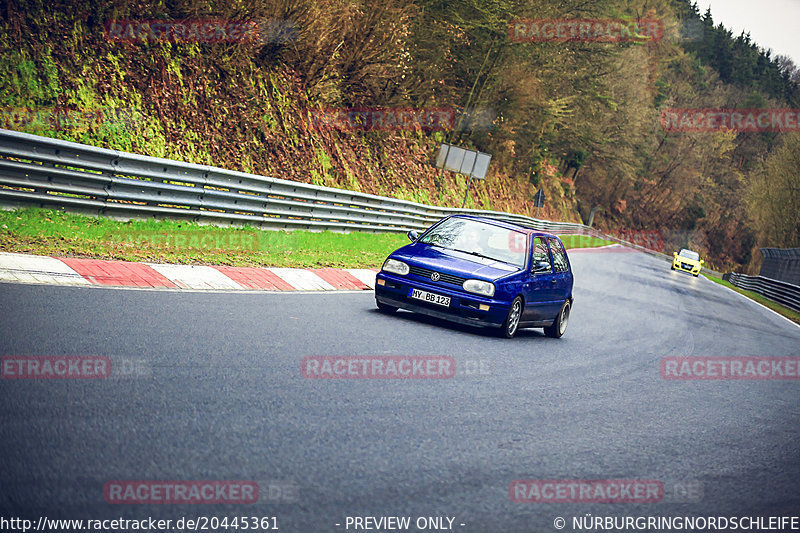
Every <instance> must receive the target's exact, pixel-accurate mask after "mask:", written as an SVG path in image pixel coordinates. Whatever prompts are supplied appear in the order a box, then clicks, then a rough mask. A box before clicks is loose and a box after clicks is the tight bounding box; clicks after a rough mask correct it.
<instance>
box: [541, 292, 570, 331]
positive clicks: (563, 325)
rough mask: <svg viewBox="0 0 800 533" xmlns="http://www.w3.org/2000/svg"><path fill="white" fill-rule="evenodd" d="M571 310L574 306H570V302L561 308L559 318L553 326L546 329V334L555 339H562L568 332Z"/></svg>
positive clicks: (566, 302)
mask: <svg viewBox="0 0 800 533" xmlns="http://www.w3.org/2000/svg"><path fill="white" fill-rule="evenodd" d="M571 308H572V306H571V305H570V303H569V300H567V301H565V302H564V305H562V306H561V311H559V312H558V316H557V317H556V319H555V320H554V321H553V324H552V325H550V326H546V327H545V328H544V334H545V335H547V336H548V337H552V338H554V339H559V338H561V336H562V335H563V334H564V332H565V331H567V324H568V323H569V312H570V310H571Z"/></svg>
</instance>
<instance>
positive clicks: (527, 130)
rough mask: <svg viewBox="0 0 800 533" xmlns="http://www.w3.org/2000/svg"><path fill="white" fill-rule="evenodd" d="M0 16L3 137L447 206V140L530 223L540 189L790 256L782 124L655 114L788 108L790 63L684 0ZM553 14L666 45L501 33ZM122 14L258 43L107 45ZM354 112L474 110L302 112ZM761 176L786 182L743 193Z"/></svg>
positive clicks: (195, 5) (565, 215) (732, 256)
mask: <svg viewBox="0 0 800 533" xmlns="http://www.w3.org/2000/svg"><path fill="white" fill-rule="evenodd" d="M645 6H646V9H647V10H646V11H645ZM0 13H2V17H3V19H2V25H3V31H2V34H1V35H2V37H0V69H2V72H3V76H2V78H1V79H0V107H2V108H3V109H4V116H3V119H4V123H5V125H6V126H7V127H13V128H14V129H19V130H22V131H27V132H31V133H38V134H42V135H50V136H56V137H61V138H66V139H71V140H76V141H80V142H86V143H89V144H94V145H98V146H105V147H111V148H117V149H122V150H127V151H133V152H138V153H144V154H148V155H155V156H162V157H169V158H173V159H180V160H187V161H193V162H201V163H208V164H214V165H216V166H221V167H226V168H232V169H236V170H243V171H247V172H255V173H259V174H266V175H270V176H275V177H280V178H285V179H292V180H298V181H303V182H313V183H317V184H324V185H329V186H334V187H343V188H348V189H355V190H361V191H365V192H371V193H376V194H384V195H390V196H395V197H400V198H404V199H410V200H416V201H421V202H426V203H433V204H439V205H461V201H462V198H463V194H464V189H465V186H466V183H465V180H464V178H463V177H461V176H457V175H454V174H452V173H449V172H446V173H445V174H444V176H443V178H442V179H441V181H440V180H439V175H440V173H439V171H438V170H437V169H435V168H434V167H433V165H432V162H433V159H434V157H435V155H436V151H437V149H438V146H439V144H440V143H441V142H443V141H450V142H453V143H455V144H458V145H462V146H466V147H470V148H476V149H479V150H482V151H485V152H488V153H491V154H492V157H493V159H492V164H491V167H490V172H489V177H488V179H487V180H486V181H485V182H477V183H475V184H474V185H473V191H472V194H471V196H470V200H469V202H468V206H470V207H478V208H487V209H496V210H505V211H514V212H519V213H525V214H534V213H535V208H534V207H533V205H532V198H533V195H534V194H535V192H536V190H537V189H538V188H539V187H542V188H543V189H544V191H545V194H546V196H547V199H548V201H547V203H546V205H545V208H544V209H543V210H542V211H541V212H540V216H541V217H546V218H550V219H553V220H569V221H578V220H580V219H581V218H587V217H588V214H589V211H590V210H591V209H592V208H593V207H598V209H597V210H596V213H597V215H596V217H595V222H596V224H597V225H599V226H600V227H602V228H603V229H606V230H609V231H612V232H613V231H626V232H630V231H632V230H633V231H636V230H647V231H652V230H657V231H660V232H661V233H662V234H663V235H664V236H665V237H666V240H667V243H666V246H668V247H669V246H681V245H691V246H695V247H697V248H699V249H700V250H701V251H702V252H703V253H704V254H707V255H708V256H709V257H710V259H711V264H712V265H714V266H717V267H722V266H725V265H732V264H737V263H738V264H748V263H750V262H751V260H752V258H753V254H752V252H753V249H754V247H756V246H759V245H770V244H776V243H777V240H781V243H780V244H779V245H784V246H785V245H792V243H795V244H794V245H800V243H798V242H797V239H798V234H800V228H794V229H793V230H791V231H793V232H794V233H793V234H790V235H788V236H787V235H785V229H780V230H777V229H775V228H776V227H778V226H777V225H776V224H775V220H773V219H774V213H775V212H776V210H775V209H774V208H773V207H774V204H776V203H778V204H781V205H784V206H786V205H788V206H789V208H788V209H789V212H791V210H792V209H793V206H795V205H797V204H796V203H794V204H793V203H792V201H793V200H792V198H794V197H791V194H794V193H792V192H791V191H792V190H795V189H793V187H795V185H794V184H796V181H795V182H793V181H792V179H793V178H792V174H791V172H790V176H789V178H788V181H787V184H786V185H785V187H786V191H785V192H782V191H783V189H782V188H783V187H784V185H782V184H777V185H776V184H774V183H773V181H774V174H773V173H772V172H771V171H770V170H769V169H771V168H773V169H774V168H788V167H789V166H790V165H789V164H788V163H787V161H791V158H792V157H794V156H795V155H796V154H795V151H796V146H797V143H791V142H787V139H789V138H790V136H789V134H785V133H780V134H778V133H738V134H737V133H736V132H725V133H720V132H713V133H686V132H665V131H664V129H663V128H662V127H661V124H660V112H661V111H662V110H663V109H665V108H680V107H694V108H699V107H789V106H792V105H794V106H797V103H798V90H797V85H796V84H795V83H794V82H793V81H791V79H790V78H791V73H792V72H793V67H792V66H791V65H790V64H789V65H787V64H786V63H785V62H783V63H780V64H779V62H778V61H775V60H773V59H772V58H770V57H769V55H768V54H765V53H764V52H763V51H762V50H760V49H759V48H758V47H757V45H755V44H754V43H751V42H750V41H749V38H745V37H741V38H734V37H733V36H731V35H730V34H729V33H726V30H724V28H721V27H718V26H714V24H713V21H712V20H711V18H710V15H708V14H707V15H706V16H705V17H701V16H700V14H699V13H697V10H696V8H693V7H692V6H690V5H689V4H688V3H687V2H685V1H684V0H656V1H655V2H653V1H648V2H627V1H625V2H623V1H620V0H601V1H599V2H594V3H592V4H589V5H587V4H586V3H585V2H583V1H577V0H576V1H567V2H555V1H549V0H546V1H541V0H536V1H533V0H529V1H504V0H469V1H465V2H441V1H428V0H383V1H380V2H379V1H373V0H364V1H360V2H356V1H349V0H345V1H342V0H322V1H311V0H269V1H263V2H243V1H240V0H221V1H215V2H200V1H192V0H177V1H170V2H144V1H130V0H110V1H108V2H104V3H102V4H99V5H96V4H95V3H94V2H90V1H88V0H77V1H75V2H46V1H43V0H41V1H36V0H17V1H11V2H4V3H3V4H2V8H1V9H0ZM554 18H560V19H569V18H574V19H598V20H608V19H612V18H613V19H619V20H623V21H630V22H633V23H635V22H636V21H637V20H640V19H644V18H647V19H648V20H657V21H659V23H660V24H661V26H662V29H663V38H659V39H647V38H643V39H635V40H631V41H630V42H586V41H576V42H563V41H555V42H520V41H521V40H520V39H515V38H514V35H513V32H511V33H510V32H509V28H510V27H513V25H512V24H513V23H514V22H515V21H519V20H521V19H554ZM125 21H133V22H134V25H133V27H135V28H136V29H137V31H143V30H142V28H143V26H142V22H143V21H151V22H159V21H163V22H169V21H189V22H191V21H217V22H218V21H234V22H235V23H236V24H240V25H241V26H242V27H255V28H257V31H256V32H255V34H254V35H256V37H257V38H247V39H243V38H236V39H233V38H230V39H228V38H223V39H203V38H200V39H197V40H195V41H194V42H193V41H192V40H191V39H184V38H172V39H165V38H159V37H158V34H156V33H151V34H150V36H149V37H148V36H147V31H143V33H142V34H134V33H130V34H129V35H128V36H127V37H128V38H120V36H122V37H125V32H124V29H125V24H124V23H125ZM112 23H118V24H121V25H120V26H116V27H112V26H110V24H112ZM248 24H250V25H252V26H247V25H248ZM114 28H116V30H115V29H114ZM120 28H121V29H120ZM117 30H119V31H117ZM115 31H116V32H117V33H115ZM523 41H524V40H523ZM351 108H357V109H372V110H374V109H387V108H389V109H398V108H408V109H414V110H419V109H447V110H455V111H456V112H457V111H459V110H463V109H465V108H467V109H472V110H478V111H479V112H478V113H477V114H478V115H480V116H481V117H482V120H478V121H475V120H472V121H470V120H467V121H462V122H461V123H460V124H459V126H460V127H459V128H457V129H456V130H455V131H454V130H453V128H446V129H443V130H440V131H427V130H426V129H424V128H420V127H407V128H388V129H379V130H369V131H368V130H366V129H363V128H355V129H353V128H344V129H342V128H338V129H337V128H320V127H318V124H317V125H316V126H315V124H314V123H313V121H309V112H311V113H315V112H316V113H320V112H323V113H327V112H329V111H330V110H332V109H351ZM472 116H473V118H474V116H475V115H474V114H473V115H472ZM486 117H488V120H487V119H486ZM451 125H452V124H451ZM794 176H796V174H794ZM770 180H773V181H770ZM765 182H769V183H772V185H771V186H772V187H773V188H775V187H778V192H777V193H776V194H775V195H771V196H765V195H763V194H762V195H760V196H758V195H756V194H754V192H757V191H758V190H761V186H756V185H755V184H756V183H765ZM751 188H755V189H754V190H753V191H751ZM784 211H785V210H784ZM796 218H798V217H796ZM784 226H785V224H784ZM781 228H783V226H782V227H781ZM787 243H788V244H787Z"/></svg>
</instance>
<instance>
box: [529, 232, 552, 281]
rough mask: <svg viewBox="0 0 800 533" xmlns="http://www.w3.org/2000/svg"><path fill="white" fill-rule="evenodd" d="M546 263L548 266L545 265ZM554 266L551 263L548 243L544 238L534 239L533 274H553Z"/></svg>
mask: <svg viewBox="0 0 800 533" xmlns="http://www.w3.org/2000/svg"><path fill="white" fill-rule="evenodd" d="M544 263H546V265H545V264H544ZM552 271H553V264H552V263H551V262H550V252H549V251H548V250H547V242H545V240H544V239H543V238H542V237H536V238H535V239H533V265H532V268H531V272H533V273H534V274H536V273H540V274H541V273H545V272H552Z"/></svg>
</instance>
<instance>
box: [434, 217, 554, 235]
mask: <svg viewBox="0 0 800 533" xmlns="http://www.w3.org/2000/svg"><path fill="white" fill-rule="evenodd" d="M447 218H466V219H470V220H477V221H479V222H486V223H489V224H494V225H495V226H500V227H502V228H506V229H513V230H516V231H520V232H522V233H526V234H528V235H536V236H539V237H555V238H558V236H557V235H554V234H552V233H548V232H546V231H541V230H537V229H535V228H531V227H528V226H523V225H521V224H517V223H515V222H506V221H505V220H498V219H496V218H489V217H484V216H479V215H450V216H449V217H447Z"/></svg>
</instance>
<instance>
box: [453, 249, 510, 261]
mask: <svg viewBox="0 0 800 533" xmlns="http://www.w3.org/2000/svg"><path fill="white" fill-rule="evenodd" d="M456 251H457V252H464V253H465V254H469V255H475V256H477V257H483V258H484V259H491V260H492V261H500V262H501V263H505V262H506V261H503V260H502V259H497V258H496V257H489V256H488V255H483V254H482V253H480V252H468V251H467V250H456Z"/></svg>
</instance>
